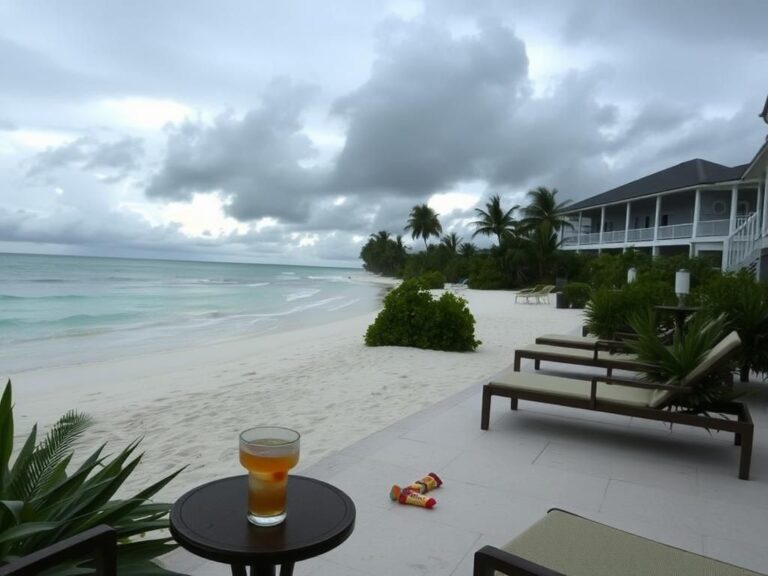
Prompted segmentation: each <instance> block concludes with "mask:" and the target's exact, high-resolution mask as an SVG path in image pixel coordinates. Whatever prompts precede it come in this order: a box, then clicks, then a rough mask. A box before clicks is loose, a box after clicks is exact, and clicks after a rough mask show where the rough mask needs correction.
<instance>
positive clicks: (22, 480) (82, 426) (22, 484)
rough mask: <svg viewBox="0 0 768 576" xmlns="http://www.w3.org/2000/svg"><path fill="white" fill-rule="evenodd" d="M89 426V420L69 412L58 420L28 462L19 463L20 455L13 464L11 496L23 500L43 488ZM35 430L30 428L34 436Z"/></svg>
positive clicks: (76, 413)
mask: <svg viewBox="0 0 768 576" xmlns="http://www.w3.org/2000/svg"><path fill="white" fill-rule="evenodd" d="M91 423H92V420H91V418H90V417H88V416H86V415H85V414H81V413H78V412H75V411H69V412H67V413H66V414H64V416H62V417H61V418H59V420H58V422H56V424H54V425H53V427H52V428H51V429H50V430H49V431H48V433H47V434H46V435H45V438H44V439H43V441H42V442H41V443H40V444H39V445H38V446H36V447H35V449H34V451H31V453H30V454H29V458H28V460H26V459H25V460H24V461H21V456H22V454H21V453H20V454H19V458H18V459H17V461H16V464H17V465H18V467H17V466H16V465H14V469H13V471H12V472H11V491H12V494H14V496H15V497H17V498H19V499H22V500H26V499H27V498H28V497H29V496H30V495H32V494H34V493H35V492H37V490H38V488H39V487H40V486H41V485H43V484H46V483H47V482H48V480H49V479H50V477H51V475H52V474H54V473H55V472H56V471H57V469H58V466H59V464H60V463H61V462H62V461H63V460H64V459H65V458H66V457H67V455H68V454H69V452H70V449H71V448H72V445H73V444H74V443H75V442H76V441H77V440H78V438H80V436H81V435H82V434H83V432H85V430H86V429H87V428H88V427H89V426H90V425H91ZM35 430H36V428H33V433H34V431H35ZM25 448H26V445H25Z"/></svg>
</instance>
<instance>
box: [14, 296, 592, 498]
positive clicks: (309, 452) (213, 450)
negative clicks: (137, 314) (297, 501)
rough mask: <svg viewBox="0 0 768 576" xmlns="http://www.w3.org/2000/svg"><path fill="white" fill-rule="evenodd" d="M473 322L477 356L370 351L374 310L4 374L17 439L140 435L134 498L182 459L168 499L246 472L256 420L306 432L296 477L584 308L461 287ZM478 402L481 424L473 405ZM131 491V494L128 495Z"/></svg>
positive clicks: (570, 325) (88, 448) (562, 327)
mask: <svg viewBox="0 0 768 576" xmlns="http://www.w3.org/2000/svg"><path fill="white" fill-rule="evenodd" d="M460 295H461V296H462V297H464V298H466V299H467V301H468V303H469V308H470V310H471V311H472V313H473V314H474V316H475V319H476V321H477V324H476V335H477V337H478V338H479V339H480V340H482V344H481V346H480V347H479V348H478V349H477V351H476V352H470V353H448V352H437V351H430V350H417V349H411V348H398V347H379V348H369V347H366V346H365V344H364V342H363V334H364V333H365V329H366V327H367V326H368V325H369V324H370V323H371V322H372V321H373V319H374V318H375V313H372V314H366V315H362V316H358V317H354V318H351V319H348V320H344V321H341V322H337V323H333V324H326V325H322V326H316V327H311V328H305V329H301V330H295V331H291V332H282V333H275V334H267V335H261V336H255V337H246V338H238V339H233V340H229V341H226V342H219V343H215V344H211V345H209V346H197V347H190V348H185V349H182V350H174V351H165V352H157V353H151V354H142V355H139V356H131V357H125V358H118V359H114V360H110V361H105V362H95V363H86V364H80V365H74V366H67V367H59V368H47V369H40V370H31V371H26V372H22V373H19V374H10V375H9V376H10V377H11V378H12V380H13V387H14V401H15V406H16V407H15V413H14V414H15V422H16V434H17V437H16V445H17V446H18V445H19V444H20V443H21V442H22V441H23V437H26V434H27V433H28V432H29V430H30V428H31V426H32V425H33V424H34V423H35V422H38V423H39V424H40V426H41V427H42V429H45V428H47V427H48V426H50V425H51V424H52V423H53V422H54V421H55V420H56V419H57V418H58V417H59V416H61V415H62V414H63V413H64V412H65V411H66V410H68V409H72V408H74V409H77V410H79V411H82V412H85V413H87V414H89V415H90V416H92V417H93V418H94V420H95V424H94V425H93V426H92V427H91V428H90V429H89V430H88V431H87V432H86V434H85V436H84V437H83V439H82V440H81V442H80V444H79V445H78V448H77V454H78V456H79V457H80V458H84V457H85V456H86V455H87V454H90V453H91V452H92V451H93V450H94V449H96V448H97V447H98V446H99V445H100V444H101V443H103V442H105V441H106V442H108V445H107V452H110V453H117V452H118V451H119V450H121V449H122V448H123V447H124V446H126V445H127V444H128V443H129V442H131V441H132V440H134V439H135V438H137V437H143V441H142V444H141V447H140V450H141V451H144V452H145V455H144V458H143V460H142V463H141V465H140V466H139V467H138V468H137V470H136V471H135V472H134V473H133V475H132V476H131V478H129V480H128V482H126V485H125V488H126V491H128V492H132V491H135V490H138V489H140V488H141V487H144V486H146V485H148V484H149V483H151V482H154V481H156V480H158V479H159V478H160V477H162V476H164V475H166V474H168V473H170V472H171V471H173V470H176V469H178V468H180V467H182V466H187V468H186V470H185V471H184V472H183V473H182V474H181V475H180V476H179V477H178V478H177V479H175V480H174V481H173V482H172V483H171V484H170V485H169V486H167V487H166V488H165V489H164V490H163V492H161V493H160V497H161V499H165V500H173V499H174V498H176V497H177V496H179V495H181V494H182V493H183V492H185V491H186V490H188V489H189V488H192V487H193V486H196V485H199V484H201V483H203V482H206V481H209V480H213V479H216V478H221V477H223V476H229V475H233V474H240V473H242V472H243V470H242V469H241V468H240V465H239V463H238V458H237V435H238V433H239V431H241V430H243V429H245V428H248V427H251V426H256V425H260V424H271V425H281V426H287V427H290V428H294V429H296V430H298V431H300V432H301V433H302V440H301V460H300V463H299V466H298V467H297V468H296V469H295V471H301V469H302V468H304V467H307V466H309V465H310V464H312V463H314V462H317V461H318V460H319V459H321V458H322V457H324V456H327V455H329V454H331V453H333V452H334V451H336V450H339V449H341V448H344V447H346V446H348V445H349V444H352V443H353V442H356V441H357V440H360V439H362V438H364V437H365V436H367V435H369V434H371V433H373V432H375V431H377V430H380V429H382V428H384V427H386V426H389V425H390V424H392V423H394V422H396V421H397V420H399V419H401V418H403V417H405V416H408V415H410V414H412V413H415V412H417V411H419V410H421V409H422V408H424V407H426V406H428V405H430V404H433V403H436V402H438V401H440V400H442V399H443V398H446V397H447V396H449V395H451V394H452V393H454V392H457V391H459V390H462V389H465V388H467V387H469V386H473V385H477V384H479V383H481V382H482V381H483V380H485V379H487V378H488V377H490V376H492V375H493V374H495V373H496V372H498V371H500V370H502V369H503V368H505V367H506V366H508V365H509V364H511V363H512V359H513V351H514V349H515V348H516V347H519V346H523V345H525V344H528V343H532V342H533V340H534V338H535V337H536V336H537V335H540V334H542V333H546V332H566V333H569V332H570V333H573V332H574V331H575V330H576V329H577V327H578V326H579V325H580V323H581V319H582V311H580V310H557V309H555V308H554V303H553V304H550V305H547V304H541V305H533V304H530V305H528V304H523V303H517V304H516V303H515V301H514V293H512V292H506V291H475V290H461V291H460ZM479 411H480V407H479V406H478V425H479V418H480V416H479V413H480V412H479ZM121 495H122V496H127V495H128V494H122V493H121Z"/></svg>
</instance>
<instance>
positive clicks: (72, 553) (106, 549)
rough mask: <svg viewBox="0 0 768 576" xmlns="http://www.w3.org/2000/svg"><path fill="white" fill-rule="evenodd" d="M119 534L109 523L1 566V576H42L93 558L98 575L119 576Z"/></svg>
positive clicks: (93, 565)
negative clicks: (74, 561) (54, 568)
mask: <svg viewBox="0 0 768 576" xmlns="http://www.w3.org/2000/svg"><path fill="white" fill-rule="evenodd" d="M116 547H117V532H115V531H114V530H113V529H112V528H110V527H109V526H107V525H105V524H100V525H99V526H96V527H94V528H91V529H89V530H86V531H84V532H81V533H80V534H76V535H74V536H70V537H69V538H65V539H64V540H61V541H59V542H56V543H55V544H51V545H50V546H47V547H45V548H42V549H40V550H38V551H36V552H33V553H32V554H29V555H28V556H22V557H21V558H16V559H15V560H12V561H11V562H10V563H9V564H5V565H4V566H0V576H17V575H18V576H30V575H32V574H40V573H41V572H43V571H44V570H47V569H49V568H53V567H55V566H58V565H59V564H62V563H63V562H64V561H67V560H74V559H84V558H88V557H90V558H92V559H93V564H92V567H93V568H94V569H95V571H96V572H95V574H96V575H97V576H114V575H115V574H117V548H116Z"/></svg>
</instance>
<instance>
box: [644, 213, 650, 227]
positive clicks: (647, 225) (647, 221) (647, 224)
mask: <svg viewBox="0 0 768 576" xmlns="http://www.w3.org/2000/svg"><path fill="white" fill-rule="evenodd" d="M645 227H646V228H650V227H651V217H650V216H646V217H645Z"/></svg>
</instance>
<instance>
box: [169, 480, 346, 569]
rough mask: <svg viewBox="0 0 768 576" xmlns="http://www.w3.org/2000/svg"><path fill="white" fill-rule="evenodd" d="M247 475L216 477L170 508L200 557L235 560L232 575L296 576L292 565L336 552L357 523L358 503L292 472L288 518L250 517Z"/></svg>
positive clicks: (177, 531)
mask: <svg viewBox="0 0 768 576" xmlns="http://www.w3.org/2000/svg"><path fill="white" fill-rule="evenodd" d="M247 502H248V476H246V475H243V476H233V477H231V478H224V479H221V480H215V481H213V482H209V483H208V484H203V485H202V486H199V487H197V488H194V489H192V490H190V491H189V492H187V493H186V494H184V495H183V496H182V497H181V498H179V499H178V500H177V501H176V503H175V504H174V505H173V508H172V509H171V517H170V527H171V534H172V535H173V537H174V539H175V540H176V542H178V543H179V544H180V545H181V546H182V547H183V548H185V549H187V550H189V551H190V552H192V553H193V554H196V555H197V556H201V557H203V558H207V559H208V560H214V561H216V562H223V563H225V564H230V565H231V567H232V574H233V576H246V574H247V572H246V566H250V567H251V576H274V574H275V566H276V565H278V564H280V565H281V569H280V574H281V576H291V575H292V574H293V565H294V563H295V562H298V561H299V560H306V559H307V558H312V557H314V556H318V555H320V554H323V553H325V552H327V551H328V550H331V549H333V548H335V547H336V546H338V545H339V544H341V543H342V542H344V541H345V540H346V539H347V538H349V536H350V534H352V530H353V529H354V527H355V504H354V502H352V499H351V498H350V497H349V496H347V495H346V494H345V493H344V492H342V491H341V490H339V489H338V488H336V487H335V486H331V485H330V484H327V483H326V482H322V481H320V480H315V479H314V478H306V477H304V476H292V475H290V476H288V492H287V498H286V511H287V517H286V519H285V521H284V522H283V523H282V524H278V525H277V526H271V527H266V528H265V527H261V526H254V525H252V524H251V523H250V522H248V520H247V519H246V513H247V507H248V504H247Z"/></svg>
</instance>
